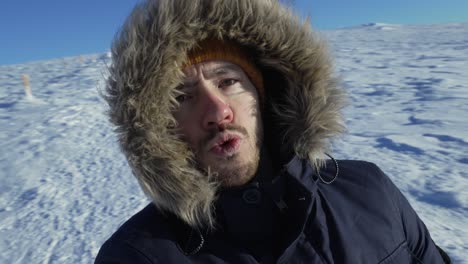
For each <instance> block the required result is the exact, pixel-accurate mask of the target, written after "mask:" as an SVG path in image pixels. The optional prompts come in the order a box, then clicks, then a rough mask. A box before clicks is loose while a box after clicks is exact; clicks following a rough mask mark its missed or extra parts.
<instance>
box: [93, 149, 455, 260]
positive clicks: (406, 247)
mask: <svg viewBox="0 0 468 264" xmlns="http://www.w3.org/2000/svg"><path fill="white" fill-rule="evenodd" d="M338 164H339V170H340V171H339V176H338V178H337V179H336V180H335V181H334V182H333V183H331V184H325V183H324V182H322V181H321V180H320V179H319V177H318V176H317V174H316V173H314V171H313V170H312V167H311V166H310V164H309V163H308V162H307V161H306V160H302V159H299V158H297V157H296V158H294V159H293V160H292V161H291V162H290V163H289V164H288V165H287V166H285V169H284V170H282V171H281V172H280V173H279V175H278V176H277V177H276V178H275V179H274V180H273V181H271V182H257V181H254V182H253V183H251V184H249V185H248V186H245V187H243V188H241V189H237V190H234V191H230V193H229V194H223V195H222V198H220V203H224V204H223V205H222V206H226V208H223V212H222V213H220V214H222V216H220V217H228V218H230V219H229V220H227V221H226V220H224V221H222V224H221V226H219V227H218V229H217V230H216V231H211V232H208V231H206V230H194V229H192V228H190V227H188V226H186V225H185V224H184V223H183V222H181V221H180V220H179V219H177V218H176V217H174V216H172V215H170V214H163V213H161V212H160V211H158V210H157V209H156V208H155V207H154V206H153V205H148V206H147V207H146V208H145V209H143V210H142V211H141V212H139V213H138V214H136V215H135V216H134V217H132V218H131V219H130V220H129V221H127V222H126V223H125V224H124V225H123V226H122V227H121V228H120V229H119V230H118V231H117V232H116V233H115V234H114V235H113V236H112V237H111V238H110V239H109V240H108V241H107V242H106V243H105V244H104V245H103V247H102V249H101V251H100V252H99V255H98V257H97V259H96V263H148V264H149V263H239V264H241V263H399V264H402V263H444V261H443V258H442V256H443V252H442V253H441V252H440V251H439V250H438V248H437V246H436V245H435V243H434V242H433V241H432V239H431V236H430V234H429V232H428V230H427V228H426V226H425V225H424V223H423V222H422V221H421V219H420V218H419V217H418V216H417V215H416V213H415V211H414V210H413V209H412V208H411V206H410V204H409V203H408V201H407V200H406V199H405V197H404V196H403V195H402V194H401V192H400V191H399V190H398V189H397V188H396V187H395V185H394V184H393V183H392V182H391V180H390V179H389V178H388V177H387V176H386V175H385V174H384V173H383V172H382V171H381V170H380V169H379V168H378V167H377V166H376V165H374V164H372V163H368V162H363V161H338ZM328 165H329V166H327V167H326V169H324V170H322V171H321V172H320V175H321V177H322V178H323V179H324V181H326V179H333V178H334V177H335V173H336V168H335V166H333V165H332V164H331V163H329V164H328ZM280 186H284V188H282V187H280ZM219 210H221V209H219ZM268 217H271V218H277V219H279V220H278V221H275V220H273V219H271V218H270V219H268ZM274 229H275V230H274ZM259 238H260V240H259ZM445 257H446V258H447V256H445ZM447 261H448V259H447ZM447 263H448V262H447Z"/></svg>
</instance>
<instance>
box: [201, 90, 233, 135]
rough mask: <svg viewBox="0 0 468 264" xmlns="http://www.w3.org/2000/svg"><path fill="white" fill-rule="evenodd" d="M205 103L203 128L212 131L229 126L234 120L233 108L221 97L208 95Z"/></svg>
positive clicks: (213, 94)
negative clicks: (214, 128) (215, 128)
mask: <svg viewBox="0 0 468 264" xmlns="http://www.w3.org/2000/svg"><path fill="white" fill-rule="evenodd" d="M205 96H206V97H205V99H206V100H203V101H204V102H203V103H204V104H205V105H204V108H205V109H204V115H203V121H202V122H203V128H204V129H212V128H213V127H219V126H222V125H226V124H229V123H231V122H232V121H233V119H234V113H233V112H232V109H231V106H230V105H229V104H228V103H227V102H226V100H225V99H224V98H222V96H221V95H217V94H215V93H210V92H208V93H206V94H205Z"/></svg>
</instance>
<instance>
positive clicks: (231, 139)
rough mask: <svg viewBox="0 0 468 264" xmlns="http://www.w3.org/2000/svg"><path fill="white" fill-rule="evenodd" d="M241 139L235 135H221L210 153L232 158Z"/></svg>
mask: <svg viewBox="0 0 468 264" xmlns="http://www.w3.org/2000/svg"><path fill="white" fill-rule="evenodd" d="M240 143H241V138H240V137H239V136H236V135H223V136H221V137H220V138H219V139H218V140H217V141H216V143H215V144H214V146H213V147H212V148H211V151H212V152H213V153H214V154H216V155H218V156H232V155H234V154H235V153H236V152H237V151H238V150H239V147H240Z"/></svg>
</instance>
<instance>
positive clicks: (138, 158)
mask: <svg viewBox="0 0 468 264" xmlns="http://www.w3.org/2000/svg"><path fill="white" fill-rule="evenodd" d="M112 52H113V57H112V58H113V63H112V66H111V68H110V73H111V75H110V77H109V81H108V87H107V97H106V99H107V101H108V103H109V106H110V116H111V119H112V121H113V123H114V124H116V125H117V132H118V134H119V139H120V144H121V146H122V149H123V151H124V153H125V154H126V156H127V159H128V161H129V164H130V165H131V167H132V169H133V173H134V174H135V176H136V178H137V179H138V181H139V183H140V185H141V187H142V189H143V190H144V192H145V193H146V194H147V195H148V196H149V197H150V198H151V199H152V203H151V204H150V205H148V206H147V207H146V208H145V209H143V210H142V211H141V212H139V213H138V214H136V215H135V216H133V217H132V218H131V219H130V220H128V221H127V222H126V223H125V224H124V225H123V226H122V227H120V229H119V230H118V231H117V232H116V233H115V234H114V235H113V236H112V237H111V238H110V239H109V240H108V241H107V242H106V243H105V244H104V245H103V246H102V248H101V250H100V252H99V254H98V256H97V258H96V263H443V257H442V255H443V256H444V258H445V259H446V261H449V260H448V258H447V256H446V255H445V253H443V251H439V250H438V248H437V246H436V245H435V244H434V242H433V241H432V240H431V237H430V235H429V232H428V231H427V229H426V227H425V226H424V224H423V223H422V221H421V220H420V219H419V218H418V216H417V215H416V213H415V212H414V210H413V209H412V208H411V206H410V205H409V204H408V202H407V200H406V199H405V198H404V197H403V196H402V194H401V193H400V192H399V191H398V189H397V188H396V187H395V186H394V185H393V184H392V182H391V181H390V180H389V178H388V177H387V176H385V175H384V173H383V172H382V171H380V170H379V169H378V168H377V167H376V166H375V165H373V164H371V163H367V162H361V161H336V160H334V159H331V160H328V161H327V160H326V159H324V158H326V156H328V154H326V151H327V146H328V144H329V141H330V139H331V138H333V137H334V136H336V135H339V134H340V133H341V132H342V131H343V130H344V129H343V125H342V119H341V115H340V110H341V108H342V106H343V102H344V98H343V97H344V96H343V94H344V93H343V92H342V90H341V89H340V88H339V87H338V82H337V80H336V79H335V78H334V77H333V68H332V66H331V63H330V60H329V58H328V57H327V51H326V49H325V44H324V43H323V42H322V41H321V40H320V39H319V37H318V36H317V35H315V34H314V33H313V32H312V31H311V29H310V27H309V26H308V25H307V24H303V23H301V21H299V19H298V18H297V17H295V16H294V15H293V14H292V13H290V12H289V11H288V10H286V9H285V8H283V7H281V6H280V5H279V4H278V3H277V2H276V1H273V0H256V1H254V0H218V1H212V0H190V1H189V0H160V1H156V0H151V1H147V2H144V3H142V4H140V5H139V6H137V7H136V8H135V10H134V11H133V13H132V14H131V16H130V17H129V19H128V21H127V22H126V24H125V25H124V27H123V29H122V31H121V32H120V34H119V36H118V37H117V38H116V40H115V42H114V45H113V51H112Z"/></svg>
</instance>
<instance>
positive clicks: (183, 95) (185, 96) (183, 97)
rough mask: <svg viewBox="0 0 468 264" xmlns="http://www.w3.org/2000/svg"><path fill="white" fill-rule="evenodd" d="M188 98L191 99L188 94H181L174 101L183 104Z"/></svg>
mask: <svg viewBox="0 0 468 264" xmlns="http://www.w3.org/2000/svg"><path fill="white" fill-rule="evenodd" d="M190 98H191V96H190V95H188V94H181V95H179V96H177V97H176V98H175V99H176V100H177V102H179V103H183V102H185V101H187V100H189V99H190Z"/></svg>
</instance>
